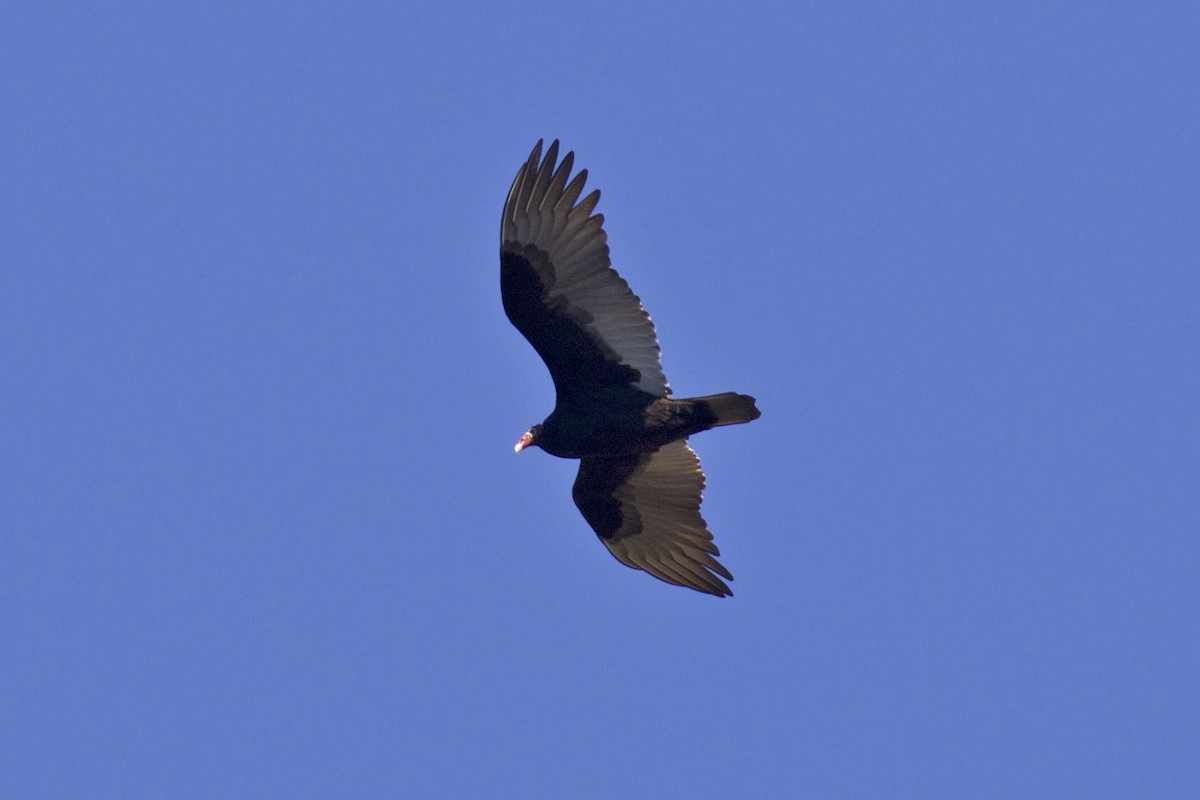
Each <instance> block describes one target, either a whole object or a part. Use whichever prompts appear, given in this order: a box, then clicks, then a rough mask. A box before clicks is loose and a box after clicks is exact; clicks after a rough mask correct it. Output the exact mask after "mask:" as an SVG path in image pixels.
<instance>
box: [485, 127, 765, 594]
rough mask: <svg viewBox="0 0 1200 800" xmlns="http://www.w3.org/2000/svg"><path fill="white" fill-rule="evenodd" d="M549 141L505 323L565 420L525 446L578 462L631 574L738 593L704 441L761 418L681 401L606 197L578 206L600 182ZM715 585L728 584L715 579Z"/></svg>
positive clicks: (590, 517)
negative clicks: (622, 259) (632, 280)
mask: <svg viewBox="0 0 1200 800" xmlns="http://www.w3.org/2000/svg"><path fill="white" fill-rule="evenodd" d="M541 153H542V142H541V141H539V142H538V143H537V145H536V146H535V147H534V148H533V152H532V153H530V154H529V160H528V161H526V162H525V163H524V164H523V165H522V166H521V169H520V170H519V171H518V172H517V177H516V178H515V179H514V180H513V184H512V188H511V189H510V190H509V192H508V199H507V200H506V201H505V203H504V215H503V217H502V218H501V220H500V293H501V295H502V297H503V299H504V312H505V314H507V315H508V319H509V321H510V322H512V324H513V325H514V326H515V327H516V329H517V330H519V331H520V332H521V334H522V335H523V336H524V337H525V338H526V339H528V340H529V343H530V344H531V345H533V349H534V350H536V351H537V352H538V355H540V356H541V357H542V360H543V361H545V362H546V367H547V369H549V370H550V377H551V378H552V379H553V380H554V390H555V393H556V395H557V400H556V402H555V406H554V411H553V412H552V413H551V414H550V416H549V417H547V418H546V420H545V421H544V422H542V423H540V424H538V425H534V426H533V427H532V428H530V429H529V430H528V431H527V432H526V433H525V434H524V435H523V436H522V437H521V439H520V440H519V441H518V442H517V446H516V451H517V452H518V453H519V452H521V451H522V450H523V449H525V448H526V447H529V446H531V445H532V446H536V447H540V448H542V449H543V450H545V451H546V452H547V453H550V454H551V455H554V456H559V457H560V458H578V459H579V475H578V476H577V477H576V478H575V487H574V489H573V490H572V496H573V497H574V499H575V505H576V506H578V507H579V510H580V512H582V514H583V518H584V519H586V520H587V522H588V524H589V525H591V526H592V528H593V529H594V530H595V531H596V534H597V535H598V536H599V537H600V541H602V542H604V545H605V546H606V547H607V548H608V550H609V552H611V553H612V554H613V555H614V556H616V558H617V560H618V561H620V562H621V563H622V564H625V565H626V566H629V567H633V568H635V569H641V570H645V571H646V572H649V573H650V574H651V575H653V576H654V577H656V578H658V579H659V580H663V581H666V582H667V583H673V584H675V585H677V586H686V587H688V588H689V589H695V590H696V591H699V592H707V593H709V594H714V595H717V596H718V597H724V596H726V595H732V594H733V593H732V592H731V591H729V587H728V586H726V585H725V583H724V582H723V581H722V580H721V578H720V577H717V576H718V575H719V576H721V577H723V578H725V579H726V580H733V576H732V575H730V574H729V570H727V569H725V567H723V566H721V564H720V563H719V562H718V561H717V559H716V558H715V557H716V556H718V555H720V551H718V550H717V546H716V545H715V544H713V541H712V534H711V533H709V531H708V529H707V528H706V527H705V523H704V519H703V518H702V517H701V516H700V493H701V490H703V489H704V473H703V472H701V471H700V459H698V458H697V457H696V454H695V453H694V452H692V449H691V448H690V447H688V444H687V438H688V437H689V436H691V435H692V434H694V433H699V432H700V431H705V430H708V429H709V428H714V427H717V426H718V425H735V424H738V423H742V422H749V421H750V420H753V419H757V418H758V416H759V411H758V409H757V408H756V407H755V405H754V398H753V397H749V396H747V395H744V394H736V393H734V392H726V393H724V394H714V395H709V396H708V397H692V398H688V399H684V400H675V399H672V398H671V389H670V387H669V386H668V385H667V379H666V376H664V375H663V371H662V366H661V365H660V364H659V360H658V356H659V349H658V339H657V338H656V337H655V335H654V324H653V323H652V322H651V321H650V316H649V315H648V314H647V313H646V310H645V309H644V308H642V304H641V301H639V300H638V298H637V295H635V294H634V293H633V292H632V291H630V289H629V285H628V284H627V283H625V281H624V280H623V279H622V278H621V276H620V275H618V274H617V273H616V271H615V270H614V269H613V268H612V266H611V265H610V263H609V258H608V245H607V244H606V241H607V237H606V236H605V233H604V228H603V224H604V217H603V216H602V215H600V214H593V213H592V209H594V208H595V207H596V202H597V201H598V200H599V199H600V192H599V190H595V191H593V192H592V193H591V194H589V195H587V196H586V197H584V198H583V199H582V200H579V195H580V194H581V193H582V192H583V184H584V181H586V180H587V170H582V171H580V172H579V173H578V174H577V175H575V177H574V178H572V177H571V168H572V166H573V164H574V162H575V154H574V153H567V155H566V157H565V158H563V160H562V163H561V164H557V166H556V162H557V161H558V142H557V141H555V142H554V143H553V144H551V145H550V147H549V149H548V150H547V151H546V157H545V158H544V159H543V158H541ZM714 573H715V574H714Z"/></svg>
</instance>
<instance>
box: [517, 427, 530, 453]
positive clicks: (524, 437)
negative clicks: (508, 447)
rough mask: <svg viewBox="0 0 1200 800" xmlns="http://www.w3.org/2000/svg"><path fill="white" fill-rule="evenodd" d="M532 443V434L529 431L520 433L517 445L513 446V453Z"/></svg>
mask: <svg viewBox="0 0 1200 800" xmlns="http://www.w3.org/2000/svg"><path fill="white" fill-rule="evenodd" d="M532 443H533V434H532V433H530V432H529V431H525V433H523V434H521V438H520V439H517V446H516V447H514V448H513V452H514V453H519V452H521V451H522V450H524V449H525V448H526V447H529V445H530V444H532Z"/></svg>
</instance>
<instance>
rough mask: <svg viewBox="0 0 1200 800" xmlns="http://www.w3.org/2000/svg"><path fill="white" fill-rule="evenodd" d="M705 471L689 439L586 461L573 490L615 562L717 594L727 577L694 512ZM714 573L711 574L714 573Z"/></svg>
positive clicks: (697, 508) (725, 589) (722, 592)
mask: <svg viewBox="0 0 1200 800" xmlns="http://www.w3.org/2000/svg"><path fill="white" fill-rule="evenodd" d="M703 489H704V473H703V472H701V471H700V459H699V458H697V457H696V454H695V453H694V452H692V449H691V448H690V447H688V446H687V440H679V441H675V442H671V443H670V444H667V445H664V446H663V447H661V448H659V449H658V450H657V451H655V452H653V453H640V454H634V455H628V456H616V457H612V458H596V457H589V458H584V459H582V460H581V461H580V463H579V475H578V476H577V477H576V478H575V488H574V489H573V490H572V495H573V496H574V498H575V505H576V506H578V507H579V510H580V511H581V512H582V513H583V517H584V519H586V520H587V521H588V524H589V525H591V526H592V529H593V530H595V531H596V534H597V535H598V536H599V537H600V541H602V542H604V545H605V547H607V548H608V550H609V552H610V553H612V554H613V555H614V556H616V558H617V560H618V561H620V562H621V563H622V564H625V565H626V566H629V567H633V568H634V569H641V570H645V571H646V572H649V573H650V574H651V575H653V576H654V577H656V578H658V579H659V580H663V581H666V582H667V583H673V584H675V585H676V586H686V587H687V588H689V589H695V590H696V591H698V592H708V593H709V594H715V595H717V596H718V597H723V596H726V595H732V594H733V592H731V591H730V590H729V587H728V586H726V585H725V583H724V582H722V581H721V579H720V578H718V577H717V575H720V576H721V577H723V578H725V579H726V580H733V576H732V575H730V574H729V570H727V569H725V567H723V566H721V564H720V563H718V562H717V559H716V558H715V556H719V555H720V554H721V553H720V551H719V550H717V546H716V545H715V544H713V540H712V534H711V533H709V531H708V529H707V528H706V527H705V524H704V519H703V517H701V516H700V493H701V491H703ZM713 573H716V575H714V574H713Z"/></svg>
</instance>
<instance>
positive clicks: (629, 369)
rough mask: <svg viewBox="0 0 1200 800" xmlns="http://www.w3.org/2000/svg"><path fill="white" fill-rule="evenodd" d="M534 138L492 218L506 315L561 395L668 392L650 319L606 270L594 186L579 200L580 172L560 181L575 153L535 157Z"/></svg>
mask: <svg viewBox="0 0 1200 800" xmlns="http://www.w3.org/2000/svg"><path fill="white" fill-rule="evenodd" d="M541 152H542V143H541V142H540V141H539V142H538V143H537V146H536V147H534V148H533V152H532V153H530V155H529V160H528V161H526V162H525V164H523V165H522V166H521V169H520V171H518V172H517V177H516V179H515V180H513V185H512V189H510V190H509V192H508V200H506V201H505V203H504V214H503V217H502V218H501V220H500V293H501V295H502V296H503V298H504V311H505V313H506V314H507V315H508V319H509V321H511V322H512V324H513V325H514V326H516V328H517V330H519V331H520V332H521V333H522V334H523V335H524V336H525V338H526V339H528V340H529V343H530V344H532V345H533V348H534V349H535V350H537V352H538V355H540V356H541V357H542V360H543V361H545V362H546V367H547V368H548V369H549V370H550V377H551V378H553V379H554V387H555V389H556V390H557V391H558V394H559V396H560V397H564V396H572V395H575V396H578V395H581V394H584V395H586V394H589V393H591V392H593V391H594V390H596V389H598V388H604V387H608V386H622V385H629V384H632V385H634V386H636V387H638V388H639V389H641V390H643V391H645V392H648V393H650V394H652V395H655V396H657V397H668V396H670V394H671V390H670V388H669V387H668V385H667V379H666V377H665V376H664V375H663V372H662V366H661V364H660V363H659V349H658V339H657V338H656V337H655V335H654V323H652V322H651V321H650V315H649V314H647V313H646V310H645V309H644V308H642V304H641V302H640V301H639V300H638V298H637V296H636V295H635V294H634V293H633V292H632V291H630V289H629V284H627V283H625V281H624V279H622V278H621V276H620V275H618V274H617V273H616V271H615V270H614V269H613V268H612V267H611V266H610V263H609V258H608V244H607V237H606V235H605V233H604V228H603V224H604V217H603V216H602V215H600V214H594V215H593V214H592V209H593V208H595V206H596V202H597V201H598V200H599V199H600V192H599V190H596V191H593V192H592V193H591V194H589V195H588V196H587V197H585V198H583V200H580V201H579V202H576V200H577V199H578V198H579V195H580V193H581V192H582V191H583V184H584V182H585V181H586V180H587V170H583V171H581V172H580V173H579V174H578V175H576V176H575V177H574V178H573V179H571V180H570V182H568V180H567V179H568V178H569V177H570V173H571V167H572V165H573V164H574V162H575V154H574V153H567V155H566V157H565V158H563V160H562V163H561V164H559V165H558V166H557V168H556V167H555V162H556V161H557V159H558V142H557V141H555V142H554V143H553V144H551V145H550V148H549V150H547V151H546V157H545V159H543V160H541V162H540V163H539V157H540V156H541Z"/></svg>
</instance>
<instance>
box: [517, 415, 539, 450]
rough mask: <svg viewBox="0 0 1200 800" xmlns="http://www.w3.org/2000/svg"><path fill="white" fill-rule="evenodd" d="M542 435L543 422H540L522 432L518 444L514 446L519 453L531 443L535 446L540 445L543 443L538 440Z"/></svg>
mask: <svg viewBox="0 0 1200 800" xmlns="http://www.w3.org/2000/svg"><path fill="white" fill-rule="evenodd" d="M541 436H542V424H541V423H540V422H539V423H538V424H537V425H534V426H533V427H532V428H530V429H529V430H527V431H525V433H523V434H521V438H520V439H518V440H517V446H516V447H514V448H513V450H515V451H516V452H518V453H519V452H521V451H522V450H524V449H525V448H526V447H529V446H530V445H533V446H534V447H540V446H541V443H540V442H538V439H540V438H541Z"/></svg>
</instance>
